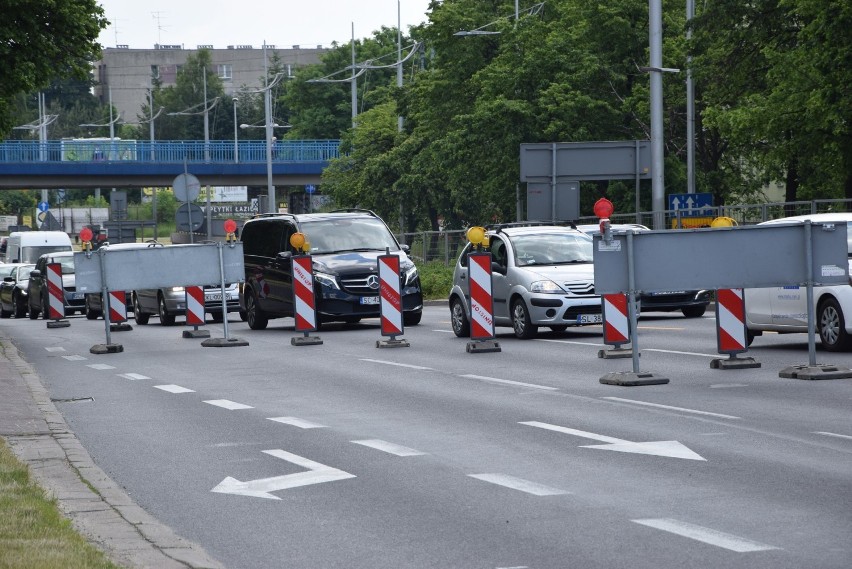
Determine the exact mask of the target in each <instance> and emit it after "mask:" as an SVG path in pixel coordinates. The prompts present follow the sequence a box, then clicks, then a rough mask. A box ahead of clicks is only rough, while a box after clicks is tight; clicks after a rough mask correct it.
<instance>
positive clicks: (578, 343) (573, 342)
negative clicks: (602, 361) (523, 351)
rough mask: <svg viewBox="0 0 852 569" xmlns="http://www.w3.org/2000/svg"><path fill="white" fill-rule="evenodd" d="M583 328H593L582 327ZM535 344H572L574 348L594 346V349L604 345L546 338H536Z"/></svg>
mask: <svg viewBox="0 0 852 569" xmlns="http://www.w3.org/2000/svg"><path fill="white" fill-rule="evenodd" d="M584 328H594V326H584ZM535 341H536V342H553V343H554V344H573V345H575V346H594V347H596V348H602V347H604V345H605V344H601V343H600V342H576V341H574V340H549V339H547V338H536V339H535Z"/></svg>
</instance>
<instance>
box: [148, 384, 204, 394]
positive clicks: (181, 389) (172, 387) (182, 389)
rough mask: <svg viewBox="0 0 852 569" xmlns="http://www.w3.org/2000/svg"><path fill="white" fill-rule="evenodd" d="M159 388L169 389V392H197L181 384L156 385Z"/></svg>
mask: <svg viewBox="0 0 852 569" xmlns="http://www.w3.org/2000/svg"><path fill="white" fill-rule="evenodd" d="M154 387H156V388H157V389H162V390H163V391H168V392H169V393H195V391H194V390H192V389H187V388H186V387H181V386H180V385H174V384H172V385H155V386H154Z"/></svg>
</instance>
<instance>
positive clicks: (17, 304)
mask: <svg viewBox="0 0 852 569" xmlns="http://www.w3.org/2000/svg"><path fill="white" fill-rule="evenodd" d="M12 306H13V307H14V308H15V318H23V317H24V316H26V315H27V305H26V304H25V303H24V302H23V301H22V300H21V297H20V295H17V294H16V295H14V296H13V297H12Z"/></svg>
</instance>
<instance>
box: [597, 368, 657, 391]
mask: <svg viewBox="0 0 852 569" xmlns="http://www.w3.org/2000/svg"><path fill="white" fill-rule="evenodd" d="M668 382H669V380H668V378H666V377H660V376H658V375H654V374H653V373H647V372H645V373H634V372H630V371H616V372H613V373H608V374H606V375H605V376H603V377H602V378H601V383H604V384H606V385H623V386H625V387H636V386H638V385H664V384H666V383H668Z"/></svg>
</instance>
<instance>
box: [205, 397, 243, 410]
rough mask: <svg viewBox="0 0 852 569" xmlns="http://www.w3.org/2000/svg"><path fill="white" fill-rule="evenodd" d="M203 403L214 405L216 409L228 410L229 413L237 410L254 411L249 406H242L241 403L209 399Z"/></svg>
mask: <svg viewBox="0 0 852 569" xmlns="http://www.w3.org/2000/svg"><path fill="white" fill-rule="evenodd" d="M205 403H209V404H210V405H215V406H216V407H222V408H223V409H228V410H230V411H235V410H237V409H254V407H252V406H251V405H243V404H242V403H237V402H235V401H229V400H227V399H210V400H208V401H205Z"/></svg>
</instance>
